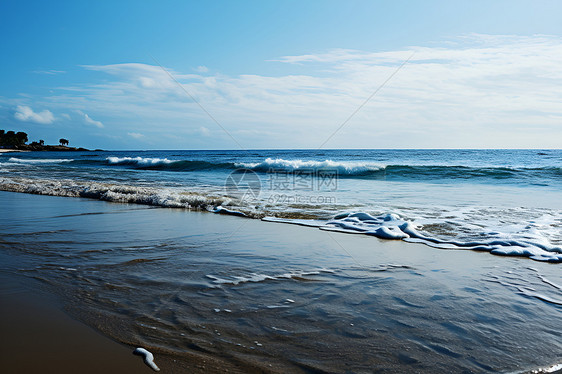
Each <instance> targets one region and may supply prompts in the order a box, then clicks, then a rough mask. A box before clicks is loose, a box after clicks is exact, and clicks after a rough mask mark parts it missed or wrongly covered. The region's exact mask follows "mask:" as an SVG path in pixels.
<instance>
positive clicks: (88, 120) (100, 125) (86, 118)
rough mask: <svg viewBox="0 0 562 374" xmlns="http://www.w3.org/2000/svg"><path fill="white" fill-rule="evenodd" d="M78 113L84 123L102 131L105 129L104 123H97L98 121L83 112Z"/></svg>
mask: <svg viewBox="0 0 562 374" xmlns="http://www.w3.org/2000/svg"><path fill="white" fill-rule="evenodd" d="M76 112H77V113H78V114H80V115H81V116H82V118H83V119H84V123H86V124H88V125H92V126H96V127H98V128H100V129H101V128H103V127H104V126H103V123H101V122H100V121H96V120H94V119H92V118H91V117H90V116H89V115H87V114H86V113H84V112H82V111H81V110H77V111H76Z"/></svg>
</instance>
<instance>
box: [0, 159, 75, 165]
mask: <svg viewBox="0 0 562 374" xmlns="http://www.w3.org/2000/svg"><path fill="white" fill-rule="evenodd" d="M72 161H74V160H73V159H69V158H54V159H48V158H46V159H40V160H38V159H25V158H16V157H10V158H9V159H8V162H12V163H16V164H60V163H64V162H72Z"/></svg>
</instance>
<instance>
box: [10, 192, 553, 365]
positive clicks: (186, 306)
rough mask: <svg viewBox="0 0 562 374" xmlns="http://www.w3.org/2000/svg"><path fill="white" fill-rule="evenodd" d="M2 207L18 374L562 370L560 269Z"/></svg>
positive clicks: (205, 224)
mask: <svg viewBox="0 0 562 374" xmlns="http://www.w3.org/2000/svg"><path fill="white" fill-rule="evenodd" d="M0 200H1V202H2V204H3V205H2V206H3V207H5V208H6V209H8V211H10V212H13V213H14V214H15V215H14V216H12V217H11V218H10V219H8V220H7V219H6V218H5V217H4V219H2V222H0V223H2V225H1V226H0V227H1V229H0V237H1V238H2V241H1V242H0V245H1V246H2V251H1V252H0V253H1V255H2V264H3V265H2V271H1V273H2V277H3V279H9V280H10V281H9V282H3V285H4V286H3V287H2V315H3V319H2V320H3V321H4V322H3V325H2V336H3V343H2V344H3V348H2V354H3V360H4V359H5V360H6V361H7V362H9V363H10V364H9V365H10V366H9V367H11V368H14V370H16V369H17V368H22V370H21V371H20V372H29V370H31V371H33V370H34V369H33V368H37V367H39V366H41V367H60V366H61V365H62V366H64V368H63V369H60V370H66V368H69V372H70V371H73V370H74V371H75V370H76V367H80V368H83V367H86V368H92V372H96V371H97V372H99V371H100V370H101V369H99V370H98V368H102V367H103V368H104V369H103V370H104V371H105V372H141V371H140V370H145V371H146V372H148V371H150V369H149V368H148V367H146V366H144V364H143V363H142V360H141V359H140V358H139V357H136V356H133V355H132V354H131V353H132V350H133V349H134V347H136V346H143V347H145V348H147V349H149V350H150V351H151V352H153V353H154V355H155V362H156V363H157V364H158V365H159V366H160V368H161V369H162V372H185V371H189V372H201V373H203V372H226V371H227V370H228V371H229V372H278V373H283V372H284V373H286V372H294V373H305V372H313V371H314V372H347V371H351V372H366V371H367V372H368V371H373V370H374V371H377V370H379V371H384V372H404V371H416V372H432V373H434V372H450V371H462V370H465V371H467V370H468V371H469V372H488V371H492V370H493V371H499V372H519V373H521V372H525V371H528V370H531V369H533V368H539V367H546V366H548V365H552V364H556V363H559V362H560V359H561V357H560V355H559V354H560V346H559V345H560V341H559V329H558V327H559V326H560V321H561V319H562V316H561V314H560V312H561V310H560V305H558V304H556V302H557V300H559V298H560V297H559V290H558V289H557V288H556V287H554V286H553V285H556V284H560V274H559V268H558V267H557V266H558V265H556V264H548V263H537V262H532V263H530V260H529V259H526V258H516V257H515V258H505V257H497V256H490V255H489V254H487V253H479V252H474V251H463V250H449V251H447V250H440V249H435V248H430V247H428V246H425V245H421V244H412V243H404V242H399V241H381V240H378V239H375V238H370V237H366V236H356V235H349V234H341V233H331V234H328V233H326V232H322V231H320V230H316V229H313V228H309V227H301V226H296V225H287V224H278V223H268V222H262V221H259V220H252V219H244V218H239V217H229V216H219V215H215V214H211V213H200V212H199V213H198V212H188V211H186V210H182V209H159V208H150V207H142V206H138V205H127V204H112V203H106V202H100V201H93V200H88V199H72V198H61V197H50V196H37V195H28V194H19V193H8V192H1V193H0ZM39 227H40V229H39V230H38V229H37V228H39ZM17 282H19V285H17ZM522 282H524V283H525V285H526V287H527V288H528V289H532V290H533V292H530V291H527V292H522V291H525V290H523V289H521V286H520V284H522ZM14 283H16V285H14ZM37 284H40V285H41V286H40V287H39V289H41V290H43V291H41V294H40V296H41V297H40V298H37V296H36V295H37V292H36V289H37ZM49 295H51V296H49ZM52 295H55V296H52ZM45 300H46V301H45ZM61 309H63V310H64V311H65V312H66V313H70V315H71V316H73V317H72V318H69V317H68V316H67V315H66V314H65V313H63V312H61ZM20 310H23V311H24V312H22V313H19V312H18V311H20ZM545 315H548V316H549V317H548V318H546V319H545V318H544V316H545ZM75 319H78V320H80V321H82V322H77V321H76V320H75ZM82 323H86V325H88V326H90V327H87V326H85V325H82ZM92 327H93V328H94V329H92ZM100 332H101V333H102V334H103V335H105V337H104V336H102V335H100ZM55 336H57V338H54V337H55ZM108 338H109V339H108ZM30 342H32V343H30ZM77 342H78V343H77ZM116 342H118V343H116ZM44 346H47V347H48V348H47V349H44V350H40V347H44ZM51 348H52V349H51ZM36 349H38V350H40V352H39V351H38V352H37V353H35V350H36ZM69 350H70V351H69ZM30 351H31V352H34V353H33V356H34V357H37V355H42V356H41V359H40V360H29V359H27V357H28V356H27V355H28V354H29V352H30ZM41 352H43V353H41ZM54 352H59V354H54ZM60 352H67V353H65V354H64V355H61V354H60ZM68 352H70V353H68ZM4 356H5V357H4ZM67 356H72V357H73V359H72V360H70V361H69V360H67V359H65V360H66V361H65V363H64V364H63V363H61V361H59V360H60V357H67ZM101 357H103V359H102V358H101ZM90 363H91V364H90ZM34 365H36V366H34ZM23 368H26V369H25V370H24V369H23ZM60 370H59V369H57V372H61V371H60ZM80 370H82V369H80ZM14 372H17V371H14Z"/></svg>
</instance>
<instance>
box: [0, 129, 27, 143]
mask: <svg viewBox="0 0 562 374" xmlns="http://www.w3.org/2000/svg"><path fill="white" fill-rule="evenodd" d="M26 142H27V134H26V133H25V132H18V133H17V134H16V133H15V132H13V131H8V132H5V131H4V130H1V132H0V145H1V146H3V147H18V146H21V145H24V144H25V143H26Z"/></svg>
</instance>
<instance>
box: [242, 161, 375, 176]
mask: <svg viewBox="0 0 562 374" xmlns="http://www.w3.org/2000/svg"><path fill="white" fill-rule="evenodd" d="M236 166H237V167H244V168H248V169H254V170H260V171H270V170H274V171H275V170H283V171H294V170H302V169H314V170H330V171H332V170H336V171H337V172H338V174H341V175H357V174H363V173H367V172H372V171H378V170H383V169H384V168H385V167H386V165H382V164H376V163H372V162H352V161H332V160H325V161H303V160H285V159H282V158H276V159H273V158H266V159H265V161H263V162H254V163H237V164H236Z"/></svg>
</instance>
